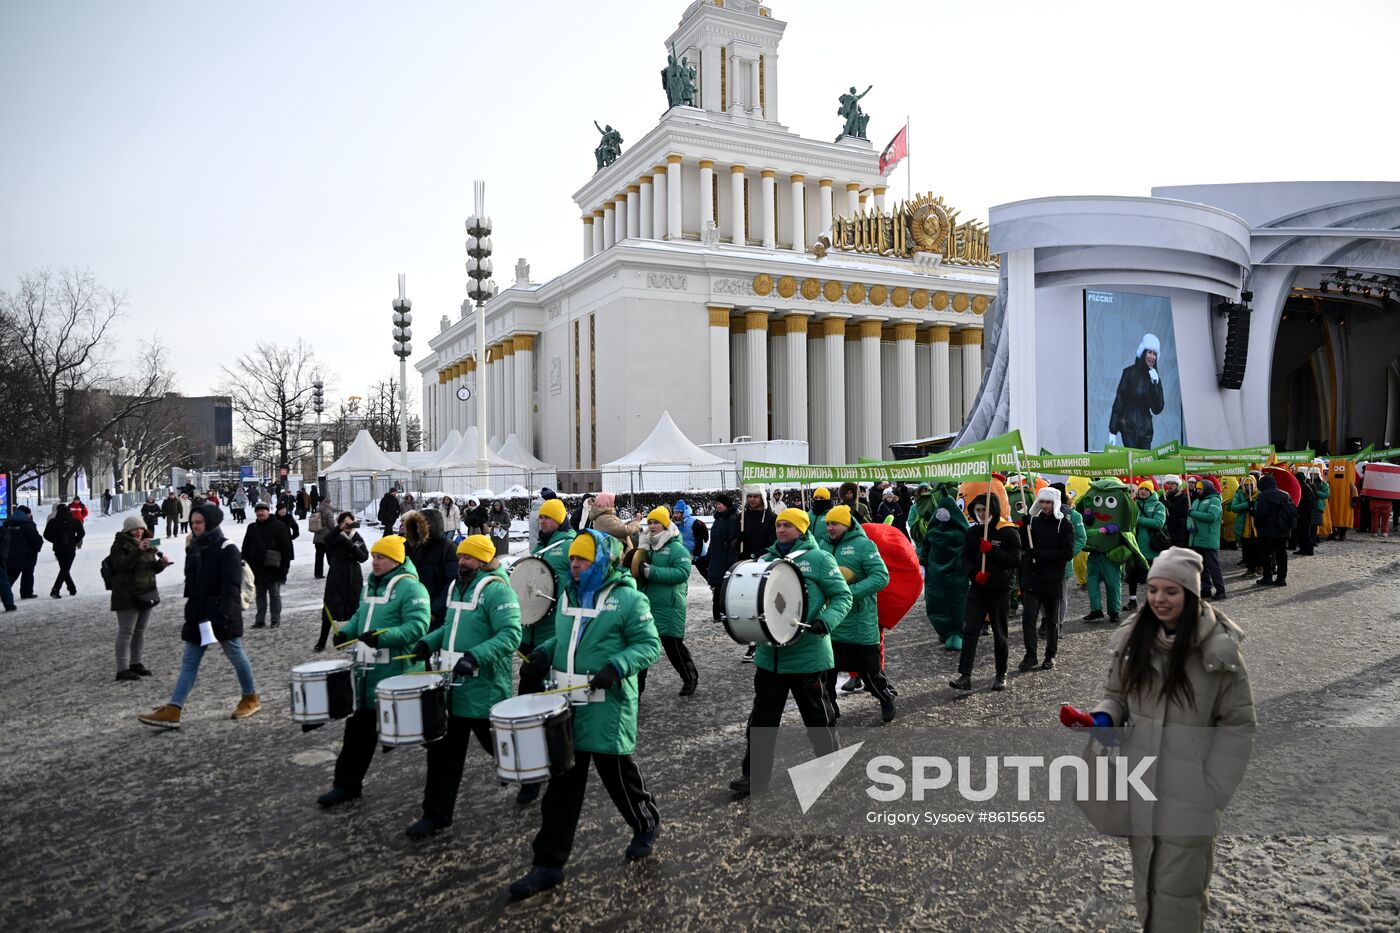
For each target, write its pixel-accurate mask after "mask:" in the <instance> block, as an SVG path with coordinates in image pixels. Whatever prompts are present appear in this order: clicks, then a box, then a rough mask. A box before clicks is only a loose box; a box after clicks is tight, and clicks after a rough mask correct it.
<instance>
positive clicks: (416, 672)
mask: <svg viewBox="0 0 1400 933" xmlns="http://www.w3.org/2000/svg"><path fill="white" fill-rule="evenodd" d="M450 673H452V672H451V671H408V675H409V676H410V677H412V676H413V675H415V674H450Z"/></svg>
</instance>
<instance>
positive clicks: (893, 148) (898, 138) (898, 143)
mask: <svg viewBox="0 0 1400 933" xmlns="http://www.w3.org/2000/svg"><path fill="white" fill-rule="evenodd" d="M908 155H909V124H908V123H906V124H904V127H903V129H901V130H900V131H899V132H898V133H896V134H895V136H894V139H891V140H890V144H889V145H888V146H886V147H885V151H884V152H882V153H880V174H881V175H884V174H887V173H888V172H889V170H890V169H892V168H894V167H895V166H896V165H898V164H899V163H900V160H902V159H904V158H905V157H906V156H908Z"/></svg>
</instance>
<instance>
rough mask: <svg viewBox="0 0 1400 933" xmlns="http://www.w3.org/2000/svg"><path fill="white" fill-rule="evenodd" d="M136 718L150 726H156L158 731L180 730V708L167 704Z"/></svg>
mask: <svg viewBox="0 0 1400 933" xmlns="http://www.w3.org/2000/svg"><path fill="white" fill-rule="evenodd" d="M136 718H137V719H139V720H141V721H142V722H144V723H145V724H146V725H148V726H155V727H156V728H157V729H178V728H180V707H178V706H175V705H173V704H170V703H167V704H165V705H164V706H157V707H156V708H155V709H153V710H151V711H150V712H149V713H147V714H146V715H144V716H137V717H136Z"/></svg>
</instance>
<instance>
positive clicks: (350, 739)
mask: <svg viewBox="0 0 1400 933" xmlns="http://www.w3.org/2000/svg"><path fill="white" fill-rule="evenodd" d="M378 744H379V714H378V713H377V712H376V711H375V710H372V709H362V710H359V711H357V712H356V713H355V715H353V716H351V717H350V718H349V719H347V720H345V741H344V742H342V743H341V746H340V755H339V756H337V757H336V759H335V779H334V783H335V786H336V787H341V788H344V789H345V790H350V791H355V792H357V793H358V792H359V791H360V789H361V788H363V787H364V784H365V775H366V774H368V773H369V763H370V761H371V760H372V759H373V758H374V748H375V746H376V745H378Z"/></svg>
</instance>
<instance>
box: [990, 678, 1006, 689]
mask: <svg viewBox="0 0 1400 933" xmlns="http://www.w3.org/2000/svg"><path fill="white" fill-rule="evenodd" d="M992 689H993V690H997V691H1001V690H1005V689H1006V675H1005V674H998V675H997V679H996V680H994V681H992Z"/></svg>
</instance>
